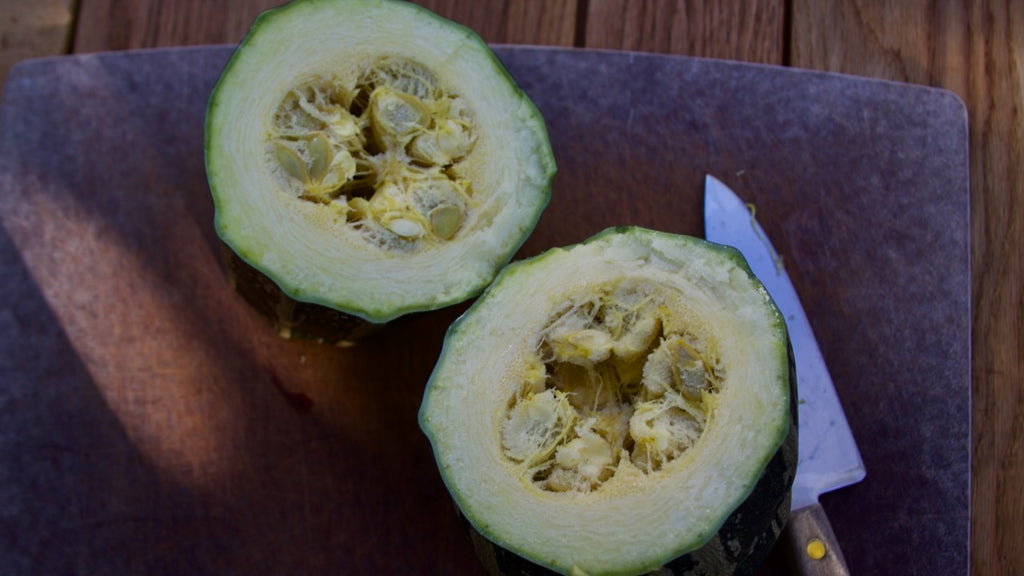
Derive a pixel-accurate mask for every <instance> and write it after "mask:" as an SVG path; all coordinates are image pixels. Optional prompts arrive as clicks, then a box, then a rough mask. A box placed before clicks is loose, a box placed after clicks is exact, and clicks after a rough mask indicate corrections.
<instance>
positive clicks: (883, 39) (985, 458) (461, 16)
mask: <svg viewBox="0 0 1024 576" xmlns="http://www.w3.org/2000/svg"><path fill="white" fill-rule="evenodd" d="M277 3H278V2H276V1H275V0H251V1H243V0H233V1H229V2H225V3H212V2H205V1H202V0H165V1H159V0H80V1H78V2H72V1H71V0H0V79H2V78H3V77H4V76H6V73H7V71H8V70H9V68H10V67H11V66H12V65H14V64H15V63H16V62H17V61H19V60H22V59H26V58H31V57H36V56H43V55H53V54H67V53H86V52H101V51H112V50H125V49H133V48H148V47H162V46H182V45H200V44H230V43H236V42H238V41H239V40H240V39H241V38H242V36H243V34H244V33H245V31H246V30H247V28H248V26H249V24H250V22H251V21H252V19H253V18H254V17H255V15H256V14H257V13H258V12H259V11H261V10H263V9H265V8H268V7H271V6H273V5H275V4H277ZM420 3H422V4H424V5H426V6H427V7H429V8H431V9H433V10H435V11H437V12H439V13H441V14H442V15H444V16H447V17H449V18H452V19H453V20H456V21H459V22H462V23H464V24H467V25H468V26H470V27H472V28H474V29H475V30H477V31H478V32H479V33H480V34H481V35H482V36H483V37H484V39H485V40H487V41H488V42H491V43H508V44H539V45H557V46H577V47H594V48H610V49H624V50H636V51H647V52H662V53H673V54H684V55H697V56H706V57H713V58H722V59H731V60H741V61H749V62H756V63H766V64H777V65H783V66H793V67H798V68H809V69H816V70H826V71H833V72H842V73H848V74H854V75H861V76H868V77H876V78H883V79H890V80H896V81H901V82H908V83H914V84H921V85H929V86H938V87H943V88H947V89H950V90H952V91H953V92H954V93H956V94H957V95H959V97H960V98H961V99H963V101H964V102H965V103H966V106H967V109H968V113H969V121H970V125H969V126H970V128H969V130H970V131H969V139H970V167H971V202H970V209H971V216H970V221H971V258H972V283H971V288H972V296H971V304H972V322H973V333H972V337H971V342H972V353H971V357H972V403H973V405H972V440H971V445H972V452H973V454H972V474H971V492H972V494H971V508H972V510H971V517H972V519H971V573H972V574H978V575H982V574H984V575H989V574H1020V573H1024V522H1022V520H1024V490H1022V489H1021V487H1022V486H1024V387H1022V386H1024V383H1022V381H1024V362H1022V349H1024V255H1022V254H1024V252H1022V249H1024V163H1022V162H1021V155H1022V153H1024V114H1022V111H1024V35H1022V30H1024V2H1020V1H1017V0H980V1H978V2H952V1H944V2H925V1H923V0H910V1H902V0H900V1H896V0H890V1H888V2H886V1H882V0H878V1H875V2H867V1H863V2H862V1H856V0H834V1H824V2H819V1H818V0H793V1H782V0H724V1H718V0H715V1H712V0H695V1H691V2H683V1H672V0H665V1H654V0H651V1H642V2H627V1H626V0H551V1H548V2H543V3H542V2H540V1H523V2H512V1H502V0H473V1H468V0H467V1H463V2H457V1H454V0H424V1H422V2H420Z"/></svg>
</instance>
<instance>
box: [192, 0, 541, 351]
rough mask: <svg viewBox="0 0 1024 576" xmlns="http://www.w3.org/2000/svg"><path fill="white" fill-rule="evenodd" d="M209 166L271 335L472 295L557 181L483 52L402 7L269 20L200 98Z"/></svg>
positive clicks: (447, 27) (276, 15)
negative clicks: (320, 316)
mask: <svg viewBox="0 0 1024 576" xmlns="http://www.w3.org/2000/svg"><path fill="white" fill-rule="evenodd" d="M205 157H206V170H207V176H208V181H209V185H210V191H211V193H212V196H213V202H214V208H215V227H216V231H217V234H218V235H219V236H220V238H221V239H222V240H223V242H224V243H225V244H226V245H227V246H228V247H229V248H230V250H229V254H228V255H229V261H230V262H229V264H230V266H229V268H230V270H231V271H232V272H233V274H234V276H235V279H236V280H237V281H241V282H244V283H246V284H257V286H255V287H254V288H253V287H250V288H249V289H248V290H243V292H244V293H247V294H249V295H250V296H254V297H252V298H250V300H263V301H265V302H263V304H262V307H263V308H265V310H264V311H265V312H267V313H268V314H270V315H271V316H272V317H275V318H276V319H277V321H278V323H279V327H280V328H281V329H282V331H287V330H289V329H290V327H291V326H292V325H293V324H295V322H296V318H297V317H298V316H303V315H304V316H309V315H310V314H309V313H310V310H311V309H313V310H316V309H317V308H319V307H323V308H326V309H329V310H333V311H336V312H337V313H338V314H337V315H336V317H335V318H334V319H332V320H330V321H329V322H328V323H333V324H334V325H335V327H337V326H341V325H346V324H353V323H352V322H346V321H345V318H346V317H355V318H358V319H361V320H363V321H365V322H369V323H373V324H383V323H386V322H387V321H389V320H392V319H394V318H396V317H398V316H400V315H403V314H406V313H410V312H416V311H423V310H432V309H437V308H441V307H444V306H448V305H451V304H455V303H458V302H461V301H464V300H466V299H468V298H470V297H473V296H475V295H477V294H478V293H479V292H480V291H481V290H482V289H483V288H484V287H485V286H487V285H488V284H489V283H490V282H491V280H492V279H493V278H494V275H495V274H496V272H497V270H498V269H500V268H501V267H502V266H503V265H504V264H505V263H506V262H508V260H509V259H510V258H511V256H512V255H513V254H514V252H515V251H516V250H517V249H518V248H519V246H521V244H522V243H523V242H524V241H525V239H526V238H527V236H528V235H529V234H530V232H531V231H532V230H533V228H534V226H535V225H536V223H537V220H538V218H539V217H540V214H541V212H542V211H543V209H544V208H545V207H546V205H547V203H548V200H549V198H550V187H551V180H552V178H553V176H554V172H555V163H554V158H553V154H552V151H551V147H550V143H549V141H548V136H547V132H546V127H545V123H544V119H543V117H542V116H541V114H540V112H539V111H538V110H537V108H536V107H535V106H534V104H533V103H532V102H531V101H530V99H529V98H528V97H527V95H526V94H525V93H524V92H523V91H522V90H521V89H519V88H518V86H517V85H516V83H515V81H514V80H513V79H512V78H511V77H510V76H509V73H508V71H507V70H506V69H505V68H504V67H503V66H502V64H501V63H500V62H499V61H498V60H497V58H496V57H495V55H494V53H493V52H492V51H491V50H490V49H489V48H488V46H487V45H486V44H485V43H484V41H483V40H482V39H481V38H480V37H479V36H478V35H477V34H475V33H474V32H473V31H471V30H469V29H467V28H466V27H464V26H461V25H458V24H455V23H453V22H450V21H448V20H446V19H443V18H441V17H440V16H438V15H436V14H434V13H432V12H429V11H428V10H426V9H423V8H421V7H419V6H416V5H414V4H409V3H406V2H400V1H395V0H294V1H292V2H290V3H288V4H285V5H283V6H281V7H278V8H275V9H272V10H268V11H266V12H264V13H262V14H261V15H260V16H259V17H258V18H257V19H256V21H255V22H254V24H253V25H252V28H251V29H250V31H249V32H248V34H247V35H246V37H245V39H244V40H243V41H242V42H241V44H240V45H239V46H238V47H237V49H236V50H235V52H234V53H233V55H232V56H231V58H230V60H229V61H228V63H227V65H226V67H225V68H224V70H223V72H222V74H221V76H220V78H219V80H218V82H217V83H216V85H215V87H214V89H213V92H212V94H211V96H210V99H209V103H208V108H207V114H206V127H205ZM261 277H262V278H263V280H262V282H261V281H259V280H256V281H254V280H253V278H257V279H258V278H261ZM278 289H279V290H280V292H281V294H280V295H276V294H274V291H275V290H278ZM311 307H312V308H311ZM315 315H316V313H314V314H313V316H315ZM339 318H340V320H339ZM307 320H309V319H308V318H307ZM313 320H315V318H314V319H313ZM313 320H309V322H308V323H309V324H311V325H312V324H314V323H315V322H314V321H313ZM349 320H351V318H349ZM354 324H359V323H358V322H356V323H354ZM344 330H349V328H345V329H344Z"/></svg>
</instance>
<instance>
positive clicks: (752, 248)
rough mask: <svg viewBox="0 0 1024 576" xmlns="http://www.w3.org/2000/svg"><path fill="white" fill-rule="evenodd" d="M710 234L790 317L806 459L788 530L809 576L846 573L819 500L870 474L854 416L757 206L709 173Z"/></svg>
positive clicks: (793, 554)
mask: <svg viewBox="0 0 1024 576" xmlns="http://www.w3.org/2000/svg"><path fill="white" fill-rule="evenodd" d="M704 230H705V235H706V238H707V239H708V240H709V241H711V242H715V243H718V244H726V245H729V246H732V247H734V248H736V249H737V250H739V251H740V252H741V253H742V254H743V256H744V258H746V260H747V263H748V264H749V265H750V269H751V270H752V271H753V272H754V275H755V276H757V278H758V279H759V280H760V281H761V283H762V284H764V287H765V289H766V290H768V294H769V295H771V297H772V300H774V301H775V305H776V306H778V308H779V310H780V311H781V312H782V315H783V317H784V318H785V319H786V326H787V328H788V329H789V338H790V342H791V343H792V346H793V356H794V360H795V362H796V378H797V392H798V394H799V403H798V410H797V423H798V425H799V448H798V450H799V458H798V462H797V468H796V478H795V479H794V480H793V504H792V507H791V513H790V519H789V524H788V525H787V527H786V529H785V531H784V532H783V534H782V540H783V542H784V545H785V546H787V548H788V549H789V550H788V555H789V557H790V558H791V559H793V561H794V562H795V564H796V566H797V567H798V568H799V571H800V573H801V574H809V575H819V574H821V575H826V574H828V575H846V574H849V573H850V572H849V569H848V568H847V566H846V560H845V559H844V558H843V553H842V551H841V550H840V549H839V544H838V542H837V541H836V537H835V534H834V533H833V532H832V527H831V525H830V524H829V521H828V517H827V516H826V515H825V510H824V508H822V506H821V504H820V503H819V502H818V497H819V496H820V495H821V494H823V493H825V492H829V491H831V490H836V489H839V488H842V487H844V486H849V485H850V484H854V483H856V482H860V481H861V480H863V479H864V476H865V474H866V472H865V469H864V461H863V460H861V457H860V452H859V451H858V450H857V443H856V441H855V440H854V438H853V433H852V432H851V431H850V425H849V423H848V422H847V421H846V415H845V414H844V413H843V407H842V404H840V401H839V397H838V396H837V395H836V390H835V387H834V386H833V384H832V378H831V377H830V376H829V374H828V368H827V367H826V366H825V360H824V358H823V357H822V355H821V351H820V350H819V349H818V343H817V341H816V340H815V339H814V334H813V333H812V331H811V326H810V323H808V321H807V315H806V314H805V313H804V309H803V306H801V305H800V298H799V297H798V296H797V293H796V290H795V289H794V288H793V284H792V282H790V280H789V276H788V275H787V274H786V270H785V269H784V268H783V266H782V260H781V258H779V256H778V254H777V253H776V252H775V249H774V248H772V245H771V242H770V241H769V240H768V237H767V236H766V235H765V233H764V231H763V230H762V229H761V226H760V225H759V224H758V223H757V220H756V219H755V218H754V213H753V212H752V209H751V208H749V207H748V206H747V205H746V204H744V203H743V201H742V200H740V199H739V198H738V197H737V196H736V194H735V193H733V191H732V190H730V189H729V187H728V186H726V185H725V184H723V183H722V182H721V181H720V180H718V179H717V178H715V177H714V176H711V175H708V176H707V177H706V180H705V184H704Z"/></svg>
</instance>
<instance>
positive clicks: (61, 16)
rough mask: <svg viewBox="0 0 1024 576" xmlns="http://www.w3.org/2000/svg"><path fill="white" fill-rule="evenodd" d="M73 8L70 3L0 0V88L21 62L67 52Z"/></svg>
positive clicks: (55, 0) (67, 1) (50, 0)
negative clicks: (9, 71) (8, 72)
mask: <svg viewBox="0 0 1024 576" xmlns="http://www.w3.org/2000/svg"><path fill="white" fill-rule="evenodd" d="M73 7H74V2H73V0H34V1H33V0H0V15H2V16H0V86H3V83H4V79H5V78H7V71H8V70H10V69H11V67H12V66H14V65H15V64H16V63H18V62H20V61H21V60H25V59H27V58H38V57H40V56H53V55H57V54H62V53H65V52H67V50H68V41H69V38H70V34H71V30H72V22H73V19H74V8H73Z"/></svg>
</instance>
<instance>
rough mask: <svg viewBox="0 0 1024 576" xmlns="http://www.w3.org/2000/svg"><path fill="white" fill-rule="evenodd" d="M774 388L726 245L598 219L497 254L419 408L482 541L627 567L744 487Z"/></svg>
mask: <svg viewBox="0 0 1024 576" xmlns="http://www.w3.org/2000/svg"><path fill="white" fill-rule="evenodd" d="M790 394H791V391H790V371H789V357H788V340H787V334H786V330H785V324H784V321H783V319H782V317H781V316H780V314H779V312H778V310H777V309H776V308H775V306H774V304H773V303H772V302H771V300H770V298H769V297H768V296H767V293H766V292H765V291H764V289H763V288H762V287H761V285H760V283H759V282H758V281H757V280H756V279H755V278H754V277H753V276H752V275H751V273H750V272H749V269H748V268H747V267H746V264H745V262H744V261H743V260H742V257H741V256H740V255H739V254H738V253H737V252H735V251H734V250H732V249H728V248H725V247H721V246H717V245H713V244H710V243H707V242H704V241H703V240H700V239H696V238H690V237H684V236H675V235H669V234H663V233H658V232H653V231H649V230H643V229H639V228H629V229H610V230H608V231H606V232H604V233H602V234H599V235H597V236H595V237H594V238H592V239H590V240H588V241H587V242H585V243H582V244H579V245H576V246H573V247H569V248H566V249H552V250H550V251H548V252H546V253H544V254H542V255H540V256H537V257H535V258H533V259H530V260H526V261H521V262H516V263H513V264H511V265H509V266H508V267H506V268H505V269H504V270H503V271H502V273H501V274H500V275H499V276H498V278H497V279H496V280H495V282H494V284H492V285H491V287H490V288H488V290H487V291H486V292H485V293H484V295H483V296H482V297H481V298H480V299H479V300H478V301H477V302H476V303H474V305H473V306H472V307H471V308H470V309H469V310H468V311H467V312H466V314H465V315H464V316H463V317H462V318H460V319H459V320H458V321H457V322H456V324H454V325H453V326H452V327H451V328H450V330H449V333H448V335H447V337H446V340H445V345H444V349H443V352H442V355H441V358H440V360H439V362H438V364H437V366H436V367H435V370H434V372H433V374H432V376H431V378H430V381H429V384H428V386H427V389H426V392H425V395H424V399H423V404H422V406H421V408H420V425H421V427H422V429H423V430H424V432H425V434H426V435H427V437H428V438H429V439H430V442H431V444H432V447H433V450H434V454H435V458H436V460H437V464H438V467H439V469H440V471H441V475H442V477H443V479H444V481H445V483H446V485H447V487H448V488H449V490H450V492H451V494H452V496H453V497H454V499H455V501H456V502H457V504H458V506H459V507H460V509H461V510H462V512H463V513H464V515H465V516H466V517H467V518H468V520H469V521H470V523H471V524H472V525H473V526H474V528H475V529H476V530H477V531H478V532H480V533H481V534H483V535H484V536H486V537H487V538H488V539H490V540H491V541H492V542H494V543H495V544H497V545H499V546H501V547H502V548H505V549H508V550H511V551H513V552H514V553H516V554H518V555H520V556H523V557H525V558H527V559H529V560H530V561H531V562H533V563H536V564H538V565H541V566H544V567H547V568H551V569H554V570H557V571H559V572H562V573H571V572H573V571H577V573H578V572H580V571H582V572H583V573H586V574H591V575H595V574H637V573H642V572H645V571H649V570H653V569H655V568H657V567H659V566H661V565H663V564H664V563H666V562H668V561H669V560H671V559H673V558H676V557H679V556H681V555H683V554H686V553H688V552H690V551H692V550H694V549H697V548H699V547H701V546H702V545H703V544H704V543H706V542H707V541H708V540H709V539H710V538H711V537H712V536H714V535H715V534H716V532H717V531H718V529H719V527H720V526H721V525H722V523H723V522H724V521H725V519H726V518H727V517H728V516H729V515H730V514H731V513H732V512H733V510H734V509H736V507H737V506H738V505H739V504H740V503H742V502H743V501H744V500H745V499H746V498H747V496H748V494H750V492H751V490H752V489H753V487H754V485H755V484H756V483H757V482H758V481H759V479H760V478H761V476H762V472H763V471H764V470H765V466H766V465H767V463H768V462H769V460H770V459H772V457H773V455H775V454H776V452H777V451H778V450H779V449H780V445H781V444H782V442H783V441H784V440H785V439H786V438H787V434H788V433H789V432H790V410H791V403H790V400H791V399H790Z"/></svg>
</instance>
